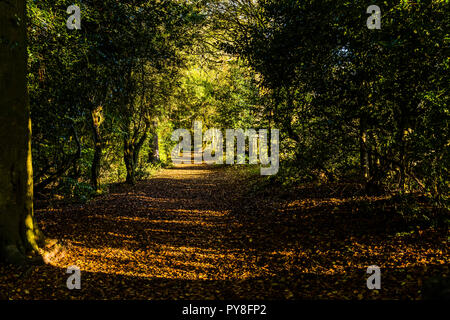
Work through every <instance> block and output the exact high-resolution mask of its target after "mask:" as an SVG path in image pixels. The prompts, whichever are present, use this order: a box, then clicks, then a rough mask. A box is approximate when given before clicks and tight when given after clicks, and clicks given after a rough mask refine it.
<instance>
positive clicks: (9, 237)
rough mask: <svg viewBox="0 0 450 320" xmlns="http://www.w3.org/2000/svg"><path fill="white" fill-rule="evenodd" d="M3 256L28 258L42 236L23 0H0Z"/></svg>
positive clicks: (16, 259) (17, 259) (0, 242)
mask: <svg viewBox="0 0 450 320" xmlns="http://www.w3.org/2000/svg"><path fill="white" fill-rule="evenodd" d="M0 39H2V42H1V43H0V124H1V125H0V149H1V151H0V181H1V183H0V257H1V259H2V260H5V261H8V262H11V263H17V264H20V263H24V262H26V260H27V259H26V256H27V255H29V254H33V253H34V254H38V246H39V245H40V244H41V242H42V241H43V236H42V234H41V233H40V232H39V230H38V228H37V225H36V223H35V221H34V217H33V174H32V163H31V121H30V109H29V103H28V93H27V83H26V73H27V54H26V52H27V47H26V4H25V0H11V1H1V2H0Z"/></svg>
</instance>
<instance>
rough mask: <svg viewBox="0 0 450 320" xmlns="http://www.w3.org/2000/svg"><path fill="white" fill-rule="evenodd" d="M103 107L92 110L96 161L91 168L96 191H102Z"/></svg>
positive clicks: (94, 160)
mask: <svg viewBox="0 0 450 320" xmlns="http://www.w3.org/2000/svg"><path fill="white" fill-rule="evenodd" d="M101 112H102V107H101V106H98V107H97V108H95V109H93V110H91V119H92V136H93V139H94V159H93V160H92V167H91V184H92V187H93V188H94V189H95V191H98V190H99V189H100V182H99V178H100V160H101V157H102V139H101V135H100V125H101V123H102V114H101Z"/></svg>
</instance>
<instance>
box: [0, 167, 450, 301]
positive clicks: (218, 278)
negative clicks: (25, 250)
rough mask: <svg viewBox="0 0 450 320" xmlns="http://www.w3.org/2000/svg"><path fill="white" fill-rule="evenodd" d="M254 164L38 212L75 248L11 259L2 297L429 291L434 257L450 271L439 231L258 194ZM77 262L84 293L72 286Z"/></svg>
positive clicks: (332, 205)
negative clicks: (417, 231)
mask: <svg viewBox="0 0 450 320" xmlns="http://www.w3.org/2000/svg"><path fill="white" fill-rule="evenodd" d="M242 172H243V171H238V173H236V171H234V170H230V169H229V168H228V169H227V168H218V167H210V166H205V165H177V166H176V167H175V168H172V169H166V170H163V171H161V172H160V173H158V174H157V175H155V176H154V177H153V178H152V179H150V180H148V181H142V182H139V183H137V185H136V186H134V187H128V186H118V187H116V188H115V189H113V190H111V192H110V193H109V194H107V195H105V196H102V197H99V198H96V199H95V200H93V201H91V202H89V203H88V204H87V205H85V206H83V207H71V208H67V207H63V208H60V209H52V210H50V209H43V210H37V212H36V216H37V218H38V220H39V223H40V225H41V227H42V229H43V230H44V232H45V233H46V234H47V236H49V237H50V238H55V239H58V240H59V241H60V242H62V243H63V244H64V247H65V251H64V255H60V256H57V257H52V258H50V259H49V263H48V264H47V265H43V266H38V267H35V268H32V269H31V270H30V269H29V270H27V272H25V273H24V272H23V270H20V271H18V270H15V269H7V267H4V266H2V269H3V270H1V271H2V274H3V276H2V278H1V279H0V280H1V281H0V289H1V295H2V297H0V298H40V299H72V298H73V299H83V298H95V299H103V298H105V299H135V298H136V299H238V298H247V299H253V298H260V299H264V298H269V299H285V298H329V297H331V298H350V299H354V298H356V299H358V298H359V299H360V298H363V297H364V298H379V297H381V296H382V297H397V298H399V297H410V298H417V294H418V293H417V290H418V286H419V285H420V281H421V278H420V275H421V273H423V268H425V269H426V268H427V266H425V265H426V264H428V265H432V266H435V267H436V273H439V272H443V269H442V268H447V269H445V270H447V271H445V270H444V271H445V272H448V267H445V264H444V262H445V261H444V260H445V256H444V253H443V251H442V249H443V245H442V241H441V240H442V239H441V238H440V237H439V236H437V235H434V234H430V235H429V236H428V237H427V238H423V239H421V238H413V241H407V242H405V241H404V240H402V239H400V240H399V239H396V238H395V237H394V238H392V239H389V240H387V239H386V236H387V235H386V234H383V233H381V234H378V233H380V232H379V230H378V231H377V232H378V233H377V232H375V231H376V229H377V228H375V229H374V227H376V223H375V222H373V221H372V222H371V220H370V219H368V218H363V217H361V216H357V217H355V216H354V215H353V214H352V212H348V210H346V209H345V208H344V209H340V208H339V207H338V206H336V202H337V200H336V199H335V200H333V199H331V198H323V199H317V198H315V197H312V194H309V196H308V197H305V196H304V195H299V197H298V199H286V200H277V201H275V202H274V201H272V200H269V199H265V197H259V198H258V197H255V196H252V197H249V196H247V193H246V192H245V187H246V182H245V180H244V177H243V176H242V175H241V174H240V173H242ZM330 199H331V200H330ZM337 203H338V204H339V202H337ZM336 208H337V209H336ZM379 227H380V226H379V225H378V229H379ZM360 231H362V232H360ZM369 231H374V232H369ZM425 236H426V234H425V235H424V234H422V235H421V237H425ZM430 239H431V240H430ZM430 241H431V244H430V243H429V242H430ZM444 246H445V245H444ZM405 253H406V255H405ZM430 255H431V256H432V258H431V259H430ZM399 257H400V258H399ZM420 259H425V260H424V261H423V263H422V264H421V263H420ZM418 261H419V262H418ZM371 264H379V265H382V266H384V267H385V268H387V269H386V270H390V272H389V274H388V275H386V276H384V278H383V285H384V288H385V290H384V292H381V294H380V292H374V291H370V290H367V288H366V281H365V279H366V273H365V268H366V267H367V266H369V265H371ZM71 265H76V266H78V267H79V268H80V269H81V276H82V289H81V290H68V289H67V288H66V279H67V277H68V275H67V274H66V268H67V267H68V266H71ZM424 266H425V267H424ZM411 272H415V273H417V274H418V276H417V278H414V277H413V278H410V277H408V278H407V274H408V273H409V274H411ZM8 274H10V275H8ZM402 282H404V283H403V284H402ZM3 296H4V297H3Z"/></svg>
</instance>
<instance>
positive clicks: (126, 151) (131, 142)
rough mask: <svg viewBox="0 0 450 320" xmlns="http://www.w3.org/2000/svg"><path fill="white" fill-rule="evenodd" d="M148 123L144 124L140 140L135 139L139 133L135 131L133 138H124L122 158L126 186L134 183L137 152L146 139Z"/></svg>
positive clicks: (137, 159)
mask: <svg viewBox="0 0 450 320" xmlns="http://www.w3.org/2000/svg"><path fill="white" fill-rule="evenodd" d="M136 130H138V129H136ZM147 131H148V122H146V124H145V129H144V133H143V134H142V136H141V138H140V139H137V136H138V135H139V132H138V131H136V132H135V134H134V136H133V138H131V139H129V138H125V139H124V142H123V156H124V160H125V167H126V169H127V179H126V182H127V183H128V184H135V183H136V177H135V173H136V166H137V164H138V161H139V152H140V151H141V148H142V146H143V145H144V142H145V139H147Z"/></svg>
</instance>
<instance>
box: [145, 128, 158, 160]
mask: <svg viewBox="0 0 450 320" xmlns="http://www.w3.org/2000/svg"><path fill="white" fill-rule="evenodd" d="M152 129H153V139H152V147H151V149H150V154H149V157H148V158H149V160H150V162H151V163H158V162H159V161H160V158H159V137H158V122H157V121H156V120H155V121H153V128H152Z"/></svg>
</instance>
